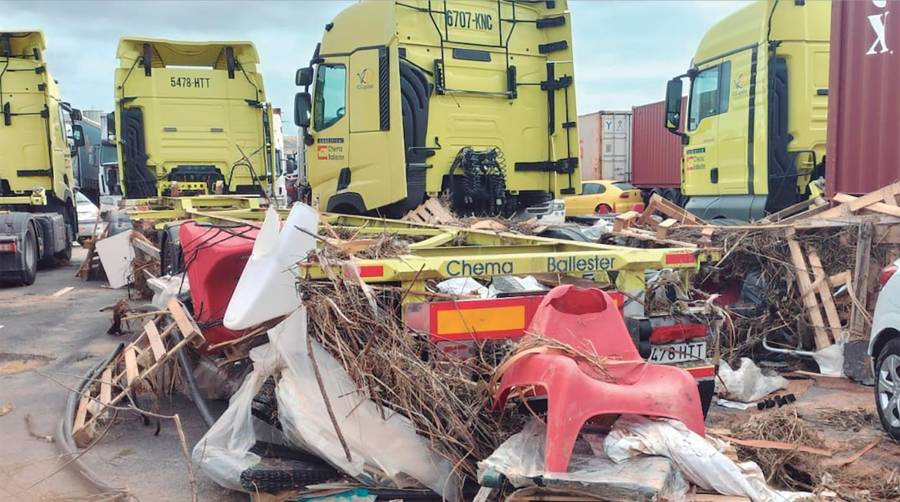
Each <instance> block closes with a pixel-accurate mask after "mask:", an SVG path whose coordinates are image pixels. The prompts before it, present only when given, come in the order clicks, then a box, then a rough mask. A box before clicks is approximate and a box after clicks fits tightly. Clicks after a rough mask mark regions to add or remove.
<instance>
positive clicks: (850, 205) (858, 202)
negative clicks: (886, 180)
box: [819, 182, 900, 218]
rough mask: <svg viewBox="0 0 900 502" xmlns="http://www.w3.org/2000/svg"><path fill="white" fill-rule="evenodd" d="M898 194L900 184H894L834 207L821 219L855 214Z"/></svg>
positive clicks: (823, 214) (821, 215)
mask: <svg viewBox="0 0 900 502" xmlns="http://www.w3.org/2000/svg"><path fill="white" fill-rule="evenodd" d="M898 192H900V182H897V183H893V184H891V185H888V186H886V187H883V188H880V189H878V190H875V191H874V192H869V193H867V194H865V195H863V196H861V197H856V198H854V199H853V200H852V201H850V202H846V203H844V204H841V205H839V206H837V207H833V208H831V209H829V210H828V211H825V212H823V213H820V214H819V217H820V218H834V217H837V216H842V215H844V214H847V213H848V212H849V213H853V212H856V211H858V210H860V209H862V208H864V207H866V206H869V205H872V204H874V203H876V202H883V201H885V200H889V198H893V197H896V196H897V193H898Z"/></svg>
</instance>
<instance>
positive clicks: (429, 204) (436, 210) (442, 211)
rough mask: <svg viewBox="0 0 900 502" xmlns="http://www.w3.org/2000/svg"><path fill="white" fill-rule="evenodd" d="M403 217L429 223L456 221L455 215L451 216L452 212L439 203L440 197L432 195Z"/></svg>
mask: <svg viewBox="0 0 900 502" xmlns="http://www.w3.org/2000/svg"><path fill="white" fill-rule="evenodd" d="M403 219H404V220H406V221H414V222H417V223H427V224H429V225H445V224H448V223H453V222H454V221H456V217H455V216H453V213H451V212H450V210H449V209H448V208H447V207H446V206H444V204H442V203H441V201H440V199H437V198H434V197H432V198H430V199H428V200H426V201H425V202H424V203H422V204H421V205H420V206H419V207H417V208H415V209H413V210H412V211H410V212H408V213H406V215H405V216H404V217H403Z"/></svg>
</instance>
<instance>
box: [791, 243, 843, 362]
mask: <svg viewBox="0 0 900 502" xmlns="http://www.w3.org/2000/svg"><path fill="white" fill-rule="evenodd" d="M791 234H792V232H789V235H788V239H787V243H788V248H789V249H790V252H791V261H792V262H793V264H794V268H796V269H797V283H798V284H799V286H800V295H801V299H802V301H803V306H804V307H805V308H806V312H807V316H808V317H809V320H810V324H811V326H812V329H813V333H814V335H815V341H816V349H817V350H822V349H824V348H825V347H828V346H830V345H831V344H832V343H831V340H830V339H829V337H828V331H827V330H826V329H825V319H824V318H823V317H822V312H821V311H820V310H819V302H818V301H816V298H815V294H814V291H815V290H814V289H813V288H812V283H813V280H811V279H810V276H809V267H808V266H807V265H806V258H805V257H804V256H803V251H802V250H801V249H800V243H798V242H797V241H796V240H795V239H794V237H793V235H791Z"/></svg>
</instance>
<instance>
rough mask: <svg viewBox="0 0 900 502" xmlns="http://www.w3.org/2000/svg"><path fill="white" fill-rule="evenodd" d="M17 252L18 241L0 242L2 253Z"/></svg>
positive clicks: (0, 251)
mask: <svg viewBox="0 0 900 502" xmlns="http://www.w3.org/2000/svg"><path fill="white" fill-rule="evenodd" d="M15 252H16V243H15V242H0V253H15Z"/></svg>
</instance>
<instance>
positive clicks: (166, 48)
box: [116, 37, 259, 72]
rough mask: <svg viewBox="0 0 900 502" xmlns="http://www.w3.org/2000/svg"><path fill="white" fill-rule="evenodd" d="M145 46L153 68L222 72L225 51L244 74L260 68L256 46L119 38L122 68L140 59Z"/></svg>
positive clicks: (236, 42)
mask: <svg viewBox="0 0 900 502" xmlns="http://www.w3.org/2000/svg"><path fill="white" fill-rule="evenodd" d="M144 44H150V46H152V48H153V57H152V62H151V66H152V67H153V68H165V67H167V66H207V67H210V68H215V69H217V70H221V69H224V68H225V65H226V60H225V49H226V48H227V47H231V48H232V49H233V50H234V55H235V57H236V58H237V60H238V61H240V62H241V65H242V66H243V67H244V69H246V70H247V71H253V72H256V71H257V70H256V65H258V64H259V54H258V53H257V52H256V46H255V45H253V42H247V41H233V42H229V41H215V42H183V41H176V40H165V39H162V38H143V37H122V38H121V39H120V40H119V47H118V49H117V51H116V57H117V58H119V60H120V63H121V64H122V65H129V66H130V65H131V64H132V63H133V62H134V61H135V60H137V59H138V58H140V57H141V54H142V52H143V46H144Z"/></svg>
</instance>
